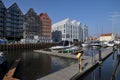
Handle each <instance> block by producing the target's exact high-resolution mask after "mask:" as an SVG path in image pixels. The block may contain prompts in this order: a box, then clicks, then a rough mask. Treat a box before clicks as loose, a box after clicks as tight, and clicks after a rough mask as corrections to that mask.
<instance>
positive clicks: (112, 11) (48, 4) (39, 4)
mask: <svg viewBox="0 0 120 80" xmlns="http://www.w3.org/2000/svg"><path fill="white" fill-rule="evenodd" d="M2 1H3V3H4V5H5V6H6V7H7V8H8V7H10V6H11V5H12V4H13V3H15V2H16V3H17V4H18V6H19V8H20V9H21V11H22V12H23V13H24V14H25V13H26V12H27V11H28V10H29V8H33V9H34V10H35V12H36V13H37V14H38V15H39V14H40V13H42V12H47V14H48V15H49V17H50V18H51V20H52V24H54V23H56V22H59V21H61V20H63V19H66V18H70V19H71V20H77V21H80V22H81V23H83V24H85V25H87V26H88V30H89V36H98V35H100V34H102V33H111V32H114V33H118V34H120V0H2Z"/></svg>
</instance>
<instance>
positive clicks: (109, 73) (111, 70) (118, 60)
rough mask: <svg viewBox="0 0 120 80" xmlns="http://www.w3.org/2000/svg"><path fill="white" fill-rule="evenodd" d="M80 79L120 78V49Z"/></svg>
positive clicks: (107, 79)
mask: <svg viewBox="0 0 120 80" xmlns="http://www.w3.org/2000/svg"><path fill="white" fill-rule="evenodd" d="M78 80H120V52H119V50H118V51H116V52H115V53H114V54H112V55H111V56H110V57H109V58H108V59H106V60H105V61H104V62H103V64H101V65H99V66H97V67H96V68H95V69H94V70H91V71H90V72H89V73H88V74H86V75H84V76H83V78H81V79H78Z"/></svg>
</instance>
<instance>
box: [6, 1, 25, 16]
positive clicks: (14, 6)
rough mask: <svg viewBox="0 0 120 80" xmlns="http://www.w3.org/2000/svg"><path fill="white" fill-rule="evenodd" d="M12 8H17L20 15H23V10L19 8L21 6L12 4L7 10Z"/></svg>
mask: <svg viewBox="0 0 120 80" xmlns="http://www.w3.org/2000/svg"><path fill="white" fill-rule="evenodd" d="M11 8H16V9H18V11H20V13H21V14H22V15H23V12H22V11H21V9H20V8H19V6H18V5H17V3H14V4H12V5H11V6H10V7H9V8H8V9H7V10H9V9H11Z"/></svg>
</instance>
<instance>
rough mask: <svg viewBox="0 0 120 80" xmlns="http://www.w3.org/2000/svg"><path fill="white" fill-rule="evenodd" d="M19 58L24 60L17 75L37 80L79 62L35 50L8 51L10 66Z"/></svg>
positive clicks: (22, 78) (26, 79)
mask: <svg viewBox="0 0 120 80" xmlns="http://www.w3.org/2000/svg"><path fill="white" fill-rule="evenodd" d="M18 58H21V59H22V60H21V63H20V66H19V67H18V69H17V72H16V73H17V74H16V75H15V76H16V77H18V78H20V80H35V79H38V78H41V77H43V76H46V75H48V74H50V73H53V72H55V71H58V70H60V69H62V68H65V67H67V66H69V65H70V64H71V63H74V62H77V61H75V60H71V59H64V58H59V57H51V56H49V55H45V54H41V53H35V52H33V51H9V52H8V53H7V60H8V66H9V67H10V66H11V65H12V63H13V62H14V61H15V60H16V59H18ZM2 72H4V71H2Z"/></svg>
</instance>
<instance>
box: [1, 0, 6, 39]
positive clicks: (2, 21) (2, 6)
mask: <svg viewBox="0 0 120 80" xmlns="http://www.w3.org/2000/svg"><path fill="white" fill-rule="evenodd" d="M5 25H6V7H5V5H4V4H3V2H2V1H1V0H0V38H5V36H6V33H5V32H6V31H5Z"/></svg>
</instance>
